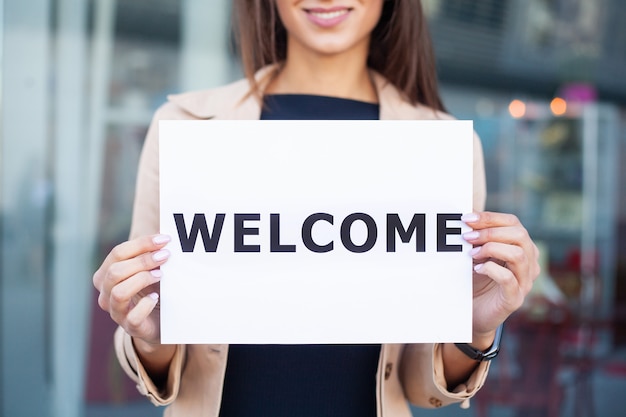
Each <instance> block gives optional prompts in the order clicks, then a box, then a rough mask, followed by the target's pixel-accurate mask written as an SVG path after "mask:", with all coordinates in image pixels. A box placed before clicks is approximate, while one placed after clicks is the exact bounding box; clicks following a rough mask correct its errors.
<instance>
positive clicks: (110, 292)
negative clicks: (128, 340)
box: [93, 235, 170, 347]
mask: <svg viewBox="0 0 626 417" xmlns="http://www.w3.org/2000/svg"><path fill="white" fill-rule="evenodd" d="M169 241H170V238H169V237H168V236H165V235H153V236H143V237H139V238H136V239H133V240H129V241H127V242H124V243H121V244H119V245H117V246H116V247H115V248H113V249H112V250H111V252H110V253H109V254H108V256H107V257H106V259H105V260H104V262H103V263H102V265H101V266H100V268H98V270H97V271H96V272H95V274H94V275H93V285H94V286H95V287H96V289H97V290H98V291H99V292H100V295H99V297H98V304H99V305H100V308H102V309H103V310H104V311H106V312H108V313H109V314H110V315H111V318H112V319H113V320H114V321H115V322H116V323H117V324H119V325H120V326H121V327H122V328H124V330H125V331H126V332H127V333H128V334H129V335H130V336H132V337H133V339H134V340H135V341H137V340H141V341H143V342H145V344H147V345H148V346H153V347H156V346H158V345H160V334H161V331H160V317H159V309H158V308H157V304H158V302H159V282H160V280H161V271H160V269H159V267H160V266H161V265H163V264H164V263H165V262H166V261H167V259H168V258H169V255H170V253H169V251H168V250H167V249H164V247H165V245H167V243H168V242H169Z"/></svg>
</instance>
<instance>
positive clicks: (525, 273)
mask: <svg viewBox="0 0 626 417" xmlns="http://www.w3.org/2000/svg"><path fill="white" fill-rule="evenodd" d="M470 255H471V256H472V258H473V259H474V260H475V261H478V263H484V262H487V261H488V260H492V261H494V262H496V260H497V261H499V263H498V262H496V263H498V264H499V265H500V266H504V267H505V268H507V269H509V270H510V271H511V272H512V273H513V275H514V276H515V278H516V279H517V280H518V282H519V286H520V287H521V288H522V289H523V290H524V291H526V292H527V291H530V287H531V286H532V282H533V280H534V279H533V278H534V277H532V276H531V275H530V274H529V271H530V268H531V262H530V259H529V258H528V254H527V253H526V252H525V251H524V250H523V249H522V248H521V247H520V246H516V245H508V244H504V243H499V242H489V243H486V244H485V245H483V246H477V247H475V248H473V249H472V250H470Z"/></svg>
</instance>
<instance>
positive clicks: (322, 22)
mask: <svg viewBox="0 0 626 417" xmlns="http://www.w3.org/2000/svg"><path fill="white" fill-rule="evenodd" d="M304 11H305V12H306V15H307V17H308V19H309V21H311V22H312V23H313V24H315V25H317V26H321V27H323V28H330V27H333V26H336V25H338V24H340V23H341V22H343V21H344V20H346V19H347V18H348V16H349V15H350V12H351V11H352V9H351V8H349V7H335V8H331V9H323V8H315V9H304Z"/></svg>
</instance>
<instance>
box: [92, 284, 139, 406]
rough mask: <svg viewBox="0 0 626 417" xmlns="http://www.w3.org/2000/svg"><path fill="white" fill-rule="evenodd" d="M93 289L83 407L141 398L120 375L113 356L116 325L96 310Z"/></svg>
mask: <svg viewBox="0 0 626 417" xmlns="http://www.w3.org/2000/svg"><path fill="white" fill-rule="evenodd" d="M97 299H98V293H97V291H96V290H95V289H94V291H93V296H92V303H91V326H90V335H89V352H88V364H87V386H86V392H85V400H86V403H87V404H98V403H100V404H103V403H104V404H120V403H125V402H129V401H133V400H137V399H139V398H140V397H141V395H140V394H139V392H138V391H137V389H136V388H135V384H134V383H133V381H132V380H131V379H130V378H129V377H128V376H127V375H126V374H125V373H124V371H123V370H122V368H121V367H120V365H119V363H118V361H117V358H116V356H115V349H114V347H113V333H114V332H115V329H116V328H117V324H115V322H114V321H113V320H111V317H109V315H108V314H107V313H105V312H104V311H102V310H101V309H100V308H99V307H98V301H97Z"/></svg>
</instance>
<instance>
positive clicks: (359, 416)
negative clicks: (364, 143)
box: [220, 95, 380, 417]
mask: <svg viewBox="0 0 626 417" xmlns="http://www.w3.org/2000/svg"><path fill="white" fill-rule="evenodd" d="M378 114H379V106H378V104H373V103H365V102H361V101H355V100H348V99H340V98H333V97H323V96H310V95H270V96H266V97H265V98H264V107H263V111H262V113H261V119H262V120H355V119H356V120H376V119H378V118H379V116H378ZM286 314H288V312H287V313H286ZM379 355H380V345H230V347H229V351H228V361H227V366H226V375H225V378H224V391H223V395H222V406H221V410H220V417H255V416H258V417H376V370H377V367H378V358H379Z"/></svg>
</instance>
